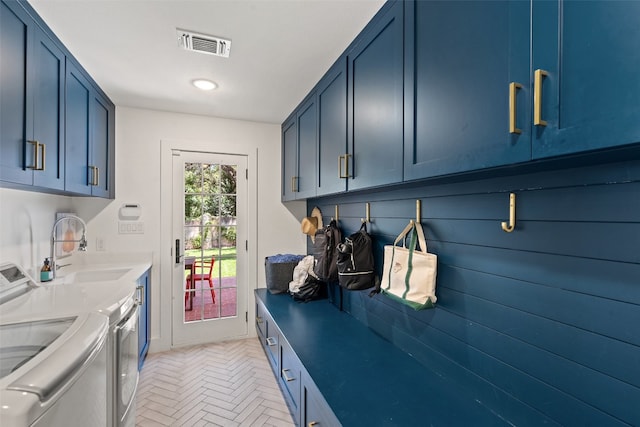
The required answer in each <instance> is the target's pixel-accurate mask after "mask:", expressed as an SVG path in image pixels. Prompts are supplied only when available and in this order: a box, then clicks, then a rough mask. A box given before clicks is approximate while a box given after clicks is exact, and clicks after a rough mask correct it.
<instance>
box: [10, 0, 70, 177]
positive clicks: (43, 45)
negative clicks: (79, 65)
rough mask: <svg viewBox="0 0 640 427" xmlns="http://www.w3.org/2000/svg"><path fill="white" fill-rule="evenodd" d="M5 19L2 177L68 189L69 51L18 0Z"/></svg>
mask: <svg viewBox="0 0 640 427" xmlns="http://www.w3.org/2000/svg"><path fill="white" fill-rule="evenodd" d="M0 23H1V25H0V48H1V49H0V59H1V60H0V67H1V69H0V79H1V82H0V180H3V181H8V182H12V183H16V184H26V185H35V186H38V187H43V188H49V189H56V190H62V189H63V188H64V123H62V124H61V121H62V118H63V114H64V112H63V106H64V70H65V68H64V67H65V55H64V53H63V52H62V50H61V49H60V48H59V47H58V46H57V45H56V44H55V43H54V42H53V41H52V40H51V39H49V38H48V37H47V36H46V35H45V34H44V32H43V31H42V30H41V29H40V28H39V27H38V25H36V24H35V22H34V21H33V19H32V18H31V17H30V16H29V15H28V14H27V12H26V11H25V10H24V9H23V8H22V6H21V5H20V4H19V3H17V2H6V3H5V2H2V3H1V4H0Z"/></svg>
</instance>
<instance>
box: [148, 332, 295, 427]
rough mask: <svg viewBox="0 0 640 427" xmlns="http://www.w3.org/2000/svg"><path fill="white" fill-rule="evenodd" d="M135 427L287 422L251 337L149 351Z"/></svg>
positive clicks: (278, 394)
mask: <svg viewBox="0 0 640 427" xmlns="http://www.w3.org/2000/svg"><path fill="white" fill-rule="evenodd" d="M136 399H137V401H136V404H137V415H136V426H140V427H146V426H192V427H200V426H224V427H231V426H278V427H280V426H293V425H294V424H293V421H292V418H291V415H290V414H289V410H288V409H287V406H286V404H285V402H284V399H283V397H282V394H281V392H280V389H279V388H278V384H277V382H276V378H275V377H274V375H273V373H272V371H271V367H270V366H269V362H267V359H266V356H265V354H264V352H263V351H262V348H260V343H259V342H258V339H257V338H249V339H243V340H238V341H229V342H222V343H214V344H207V345H199V346H194V347H188V348H180V349H176V350H171V351H168V352H165V353H155V354H149V355H148V356H147V360H146V361H145V364H144V367H143V368H142V372H140V383H139V385H138V394H137V397H136Z"/></svg>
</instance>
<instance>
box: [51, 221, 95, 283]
mask: <svg viewBox="0 0 640 427" xmlns="http://www.w3.org/2000/svg"><path fill="white" fill-rule="evenodd" d="M69 220H77V221H80V223H81V224H82V237H80V239H79V240H56V229H57V228H58V225H59V224H60V223H61V222H63V221H69ZM56 243H79V246H78V250H79V251H83V252H84V251H86V250H87V224H86V223H85V222H84V221H83V220H82V218H80V217H78V216H75V215H68V216H65V217H62V218H60V219H59V220H57V221H56V222H55V223H54V224H53V229H52V230H51V258H50V259H51V273H52V276H53V278H54V279H55V278H56V272H57V270H58V266H57V265H56Z"/></svg>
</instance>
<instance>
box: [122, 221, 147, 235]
mask: <svg viewBox="0 0 640 427" xmlns="http://www.w3.org/2000/svg"><path fill="white" fill-rule="evenodd" d="M118 234H144V222H129V221H126V222H125V221H121V222H119V223H118Z"/></svg>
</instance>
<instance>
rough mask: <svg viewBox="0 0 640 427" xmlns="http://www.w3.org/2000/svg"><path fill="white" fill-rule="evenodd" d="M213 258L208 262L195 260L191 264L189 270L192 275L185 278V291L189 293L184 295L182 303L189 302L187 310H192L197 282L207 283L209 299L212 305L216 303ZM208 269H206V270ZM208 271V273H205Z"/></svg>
mask: <svg viewBox="0 0 640 427" xmlns="http://www.w3.org/2000/svg"><path fill="white" fill-rule="evenodd" d="M215 261H216V260H215V258H213V257H211V259H210V260H202V259H199V260H196V261H195V262H194V263H193V268H192V269H191V271H192V273H190V274H189V275H188V276H187V289H189V291H187V292H185V293H184V302H185V305H186V303H187V300H190V301H189V303H190V304H189V310H191V309H193V296H194V291H193V290H194V289H195V288H196V282H197V281H205V280H206V281H207V282H209V289H210V290H211V299H212V300H213V303H214V304H215V303H216V291H215V290H214V289H213V278H212V274H213V264H214V263H215ZM207 267H208V268H207ZM207 270H208V271H207Z"/></svg>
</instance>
